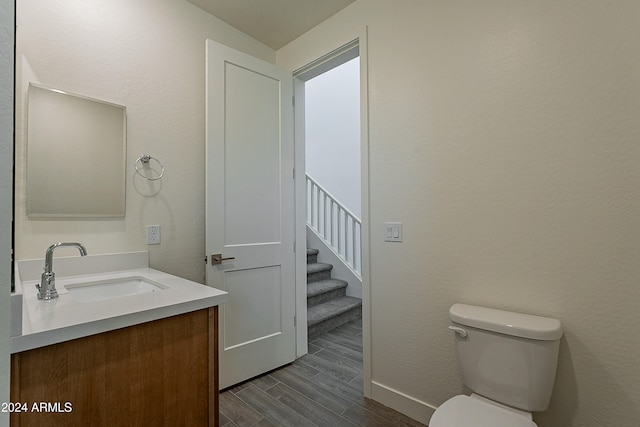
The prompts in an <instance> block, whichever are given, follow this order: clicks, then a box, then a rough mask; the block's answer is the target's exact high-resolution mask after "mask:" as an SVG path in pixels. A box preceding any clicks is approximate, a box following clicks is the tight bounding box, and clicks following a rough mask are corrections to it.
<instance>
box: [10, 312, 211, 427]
mask: <svg viewBox="0 0 640 427" xmlns="http://www.w3.org/2000/svg"><path fill="white" fill-rule="evenodd" d="M217 337H218V309H217V307H212V308H209V309H204V310H198V311H194V312H191V313H185V314H181V315H178V316H173V317H169V318H165V319H160V320H156V321H153V322H149V323H143V324H139V325H134V326H130V327H128V328H124V329H118V330H114V331H110V332H105V333H102V334H98V335H92V336H88V337H85V338H80V339H77V340H73V341H67V342H63V343H60V344H55V345H51V346H47V347H42V348H38V349H34V350H29V351H25V352H23V353H17V354H14V355H12V359H11V364H12V366H11V402H12V404H13V405H14V407H13V409H17V408H18V407H17V405H21V409H27V411H26V412H23V413H17V412H14V413H12V415H11V426H12V427H30V426H38V427H44V426H64V427H71V426H82V427H86V426H108V427H114V426H145V427H152V426H167V427H174V426H217V425H218V422H219V421H218V357H217V356H218V345H217V344H218V343H217Z"/></svg>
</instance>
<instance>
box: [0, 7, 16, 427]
mask: <svg viewBox="0 0 640 427" xmlns="http://www.w3.org/2000/svg"><path fill="white" fill-rule="evenodd" d="M13 16H14V3H13V0H10V1H9V0H1V1H0V325H2V327H0V402H8V401H9V371H10V363H9V332H10V331H11V327H10V326H8V325H10V323H11V310H10V306H9V292H10V284H11V215H12V212H11V210H12V209H11V208H12V203H11V198H12V196H13V189H12V186H13V179H12V175H13V174H12V172H13V168H12V164H13V40H14V39H13V28H14V20H13ZM8 425H9V414H7V413H0V426H8Z"/></svg>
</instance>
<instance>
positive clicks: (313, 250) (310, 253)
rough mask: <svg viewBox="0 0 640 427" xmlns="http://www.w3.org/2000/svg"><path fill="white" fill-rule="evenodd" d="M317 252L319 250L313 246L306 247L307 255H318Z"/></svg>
mask: <svg viewBox="0 0 640 427" xmlns="http://www.w3.org/2000/svg"><path fill="white" fill-rule="evenodd" d="M318 252H320V251H319V250H317V249H314V248H307V255H318Z"/></svg>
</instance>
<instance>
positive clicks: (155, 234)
mask: <svg viewBox="0 0 640 427" xmlns="http://www.w3.org/2000/svg"><path fill="white" fill-rule="evenodd" d="M159 244H160V226H159V225H147V245H159Z"/></svg>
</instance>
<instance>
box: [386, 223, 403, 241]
mask: <svg viewBox="0 0 640 427" xmlns="http://www.w3.org/2000/svg"><path fill="white" fill-rule="evenodd" d="M384 232H385V237H384V241H385V242H402V223H401V222H385V223H384Z"/></svg>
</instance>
